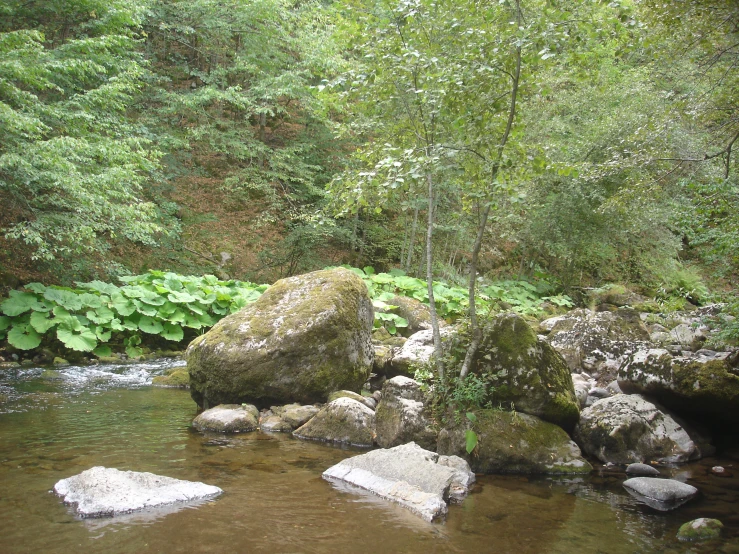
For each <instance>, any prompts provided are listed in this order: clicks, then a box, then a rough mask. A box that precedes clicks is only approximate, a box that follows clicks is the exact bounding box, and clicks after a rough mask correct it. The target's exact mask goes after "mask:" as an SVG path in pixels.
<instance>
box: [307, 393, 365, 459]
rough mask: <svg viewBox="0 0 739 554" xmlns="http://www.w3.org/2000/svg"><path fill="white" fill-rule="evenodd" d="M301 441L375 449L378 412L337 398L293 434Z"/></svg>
mask: <svg viewBox="0 0 739 554" xmlns="http://www.w3.org/2000/svg"><path fill="white" fill-rule="evenodd" d="M293 435H295V436H296V437H298V438H300V439H313V440H322V441H327V442H338V443H342V444H351V445H354V446H365V447H368V446H372V444H373V443H374V435H375V412H373V411H372V410H370V409H369V408H368V407H367V406H365V405H364V404H362V403H361V402H359V401H357V400H353V399H351V398H346V397H342V398H337V399H336V400H334V401H332V402H329V403H328V404H326V405H325V406H324V407H323V408H322V409H321V411H319V412H318V413H317V414H316V415H315V416H314V417H313V418H312V419H311V420H310V421H308V423H306V424H305V425H303V426H302V427H300V428H298V429H296V430H295V432H294V433H293Z"/></svg>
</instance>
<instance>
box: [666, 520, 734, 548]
mask: <svg viewBox="0 0 739 554" xmlns="http://www.w3.org/2000/svg"><path fill="white" fill-rule="evenodd" d="M723 527H724V524H723V523H721V522H720V521H719V520H718V519H710V518H707V517H701V518H699V519H694V520H693V521H689V522H687V523H683V524H682V525H681V526H680V529H679V530H678V532H677V538H678V540H681V541H685V542H699V541H708V540H712V539H717V538H719V537H720V536H721V529H722V528H723Z"/></svg>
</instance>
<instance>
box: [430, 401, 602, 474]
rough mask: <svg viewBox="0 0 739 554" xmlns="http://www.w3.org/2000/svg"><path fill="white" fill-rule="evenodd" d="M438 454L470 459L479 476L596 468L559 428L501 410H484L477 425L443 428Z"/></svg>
mask: <svg viewBox="0 0 739 554" xmlns="http://www.w3.org/2000/svg"><path fill="white" fill-rule="evenodd" d="M470 429H471V430H472V431H474V433H475V434H476V435H477V447H476V449H475V450H474V451H473V453H472V455H469V454H467V450H466V437H467V431H468V430H470ZM437 452H438V453H439V454H448V455H456V456H460V457H463V458H466V459H467V460H468V461H469V463H470V466H472V469H473V470H474V471H475V472H478V473H526V474H579V473H589V472H590V471H591V470H592V469H593V468H592V466H591V465H590V464H589V463H588V462H587V461H585V460H584V459H583V457H582V455H581V454H580V449H579V448H578V447H577V445H576V444H575V443H574V442H572V440H571V439H570V437H569V436H568V435H567V433H565V432H564V430H562V429H561V428H560V427H558V426H557V425H553V424H552V423H547V422H546V421H542V420H540V419H539V418H537V417H534V416H530V415H526V414H521V413H517V412H504V411H501V410H480V411H477V412H475V422H474V423H472V422H471V421H469V420H468V419H467V418H464V419H463V420H462V421H460V422H459V423H456V424H455V423H453V424H452V425H450V426H447V427H446V428H444V429H442V430H441V431H440V433H439V441H438V444H437Z"/></svg>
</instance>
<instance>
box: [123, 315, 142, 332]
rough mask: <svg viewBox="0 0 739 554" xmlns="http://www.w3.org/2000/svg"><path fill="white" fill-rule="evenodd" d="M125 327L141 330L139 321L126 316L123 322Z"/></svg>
mask: <svg viewBox="0 0 739 554" xmlns="http://www.w3.org/2000/svg"><path fill="white" fill-rule="evenodd" d="M121 325H122V326H123V328H124V329H128V330H129V331H138V330H139V322H138V321H136V320H135V319H131V318H128V317H127V318H126V319H124V320H123V322H122V323H121Z"/></svg>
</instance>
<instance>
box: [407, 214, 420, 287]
mask: <svg viewBox="0 0 739 554" xmlns="http://www.w3.org/2000/svg"><path fill="white" fill-rule="evenodd" d="M417 227H418V204H416V207H415V208H414V210H413V224H412V225H411V239H410V242H409V243H408V252H407V253H406V255H407V256H408V258H407V259H406V261H405V266H404V269H405V272H406V273H410V271H411V262H412V261H413V247H414V246H415V242H416V229H417Z"/></svg>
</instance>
